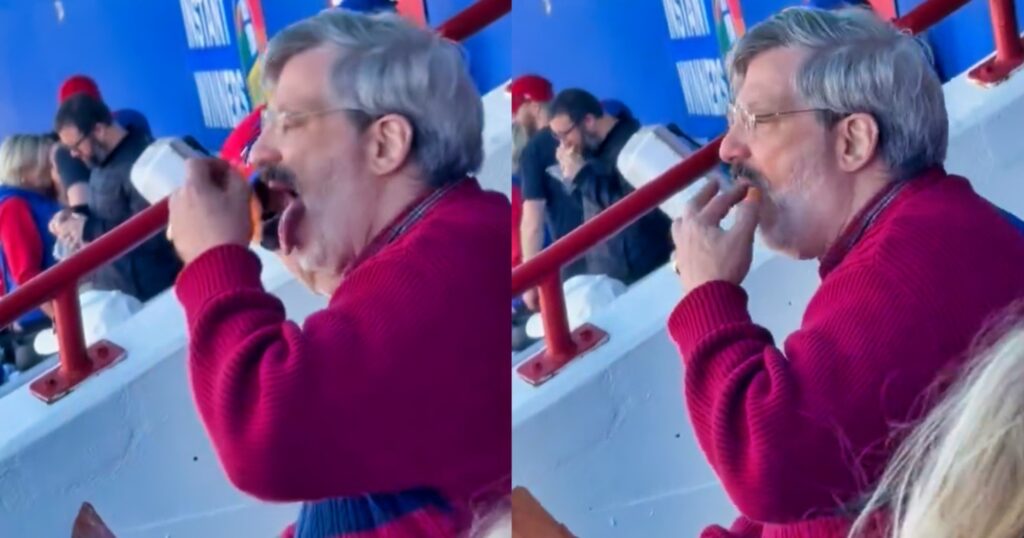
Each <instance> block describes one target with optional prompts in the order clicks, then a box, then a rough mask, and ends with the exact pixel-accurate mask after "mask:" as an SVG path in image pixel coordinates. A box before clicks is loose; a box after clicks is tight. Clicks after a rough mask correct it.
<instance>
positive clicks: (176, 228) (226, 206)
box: [169, 159, 252, 264]
mask: <svg viewBox="0 0 1024 538" xmlns="http://www.w3.org/2000/svg"><path fill="white" fill-rule="evenodd" d="M250 196H251V189H250V188H249V186H248V185H246V183H245V181H244V180H243V179H242V177H241V176H240V175H238V173H237V172H235V171H233V170H232V169H231V167H230V165H228V163H226V162H224V161H221V160H219V159H189V160H188V161H187V163H186V167H185V184H184V185H183V186H182V187H181V188H180V189H178V190H177V191H175V192H174V194H172V195H171V199H170V213H171V218H170V224H169V229H170V233H169V235H170V237H171V241H173V242H174V248H175V250H177V251H178V256H180V257H181V259H182V261H184V262H185V263H186V264H187V263H189V262H191V261H192V260H195V259H196V258H198V257H199V256H200V255H201V254H203V253H204V252H206V251H207V250H210V249H212V248H214V247H218V246H221V245H242V246H245V245H247V244H249V239H250V238H251V237H252V219H251V218H250V213H249V198H250Z"/></svg>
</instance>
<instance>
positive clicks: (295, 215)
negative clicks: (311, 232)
mask: <svg viewBox="0 0 1024 538" xmlns="http://www.w3.org/2000/svg"><path fill="white" fill-rule="evenodd" d="M293 185H294V181H292V180H291V178H290V176H288V175H287V174H286V173H285V174H282V173H280V172H278V171H276V170H273V169H268V170H267V171H264V172H261V173H259V175H258V176H257V178H256V181H255V182H254V184H253V192H254V193H255V195H256V197H257V199H258V200H259V202H260V206H261V207H262V211H261V213H260V223H261V227H262V233H261V234H260V235H261V239H260V245H261V246H263V248H266V249H267V250H271V251H281V252H282V253H284V254H288V253H289V252H291V250H292V249H293V248H294V247H295V246H296V244H297V238H296V231H297V228H298V223H299V221H300V220H301V217H302V215H303V214H304V213H305V205H304V204H303V203H302V200H301V199H300V197H299V193H298V192H297V191H296V190H295V188H294V186H293Z"/></svg>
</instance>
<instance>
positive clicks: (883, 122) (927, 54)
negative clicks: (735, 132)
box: [727, 8, 949, 178]
mask: <svg viewBox="0 0 1024 538" xmlns="http://www.w3.org/2000/svg"><path fill="white" fill-rule="evenodd" d="M780 47H799V48H803V49H807V50H809V51H810V56H809V57H808V58H807V60H806V62H805V63H804V64H803V66H801V69H800V72H799V74H798V75H797V80H796V87H797V90H798V91H799V92H800V94H801V96H802V97H803V98H804V100H806V102H807V104H808V106H810V107H813V108H822V109H826V110H829V111H830V113H827V114H822V115H819V118H820V119H822V121H824V122H825V123H826V124H827V125H830V124H831V125H834V124H835V122H837V121H838V120H839V119H841V118H842V117H843V116H845V115H847V114H852V113H856V112H861V113H867V114H870V115H871V116H872V117H874V119H875V121H876V122H878V126H879V150H880V151H881V154H882V157H883V159H885V162H886V164H888V165H889V167H890V168H891V169H892V170H893V172H894V174H895V176H896V178H906V177H909V176H912V175H913V174H915V173H917V172H919V171H920V170H922V169H924V168H926V167H929V166H935V165H941V164H942V163H943V161H944V160H945V159H946V147H947V145H948V142H949V125H948V119H947V116H946V105H945V101H944V98H943V95H942V83H941V82H939V78H938V76H937V75H936V73H935V70H934V68H933V67H932V63H933V58H932V54H931V49H930V48H929V47H928V45H927V44H926V43H925V42H924V41H922V40H920V39H918V38H916V37H914V36H912V35H910V34H908V33H905V32H903V31H901V30H899V29H897V28H896V27H894V26H893V25H891V24H889V23H887V22H885V21H883V20H881V19H879V18H878V17H877V16H876V15H875V14H874V13H873V12H872V11H870V10H868V9H864V8H843V9H839V10H834V11H826V10H820V9H811V8H789V9H786V10H783V11H781V12H779V13H778V14H776V15H774V16H773V17H771V18H769V19H767V20H766V21H764V22H762V23H760V24H758V25H757V26H754V27H753V28H751V30H750V31H749V32H748V33H747V34H746V35H744V36H743V38H741V39H740V40H739V41H738V42H737V43H736V46H735V47H734V48H733V50H732V51H731V52H730V53H729V57H728V59H727V63H728V70H729V78H730V82H731V84H732V87H733V91H734V93H735V91H736V90H738V88H739V87H740V85H742V82H743V77H744V76H745V75H746V72H747V67H748V66H749V65H750V62H751V61H752V60H753V59H754V58H755V57H756V56H757V55H759V54H761V53H763V52H766V51H768V50H771V49H776V48H780Z"/></svg>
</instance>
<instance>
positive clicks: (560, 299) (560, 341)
mask: <svg viewBox="0 0 1024 538" xmlns="http://www.w3.org/2000/svg"><path fill="white" fill-rule="evenodd" d="M538 293H539V295H540V311H541V318H542V319H543V321H544V342H545V343H546V344H547V347H548V351H549V352H550V353H551V354H552V355H553V356H555V357H571V356H572V355H574V354H575V352H576V344H574V343H573V341H572V333H571V332H570V331H569V317H568V315H567V314H566V312H565V294H564V293H563V292H562V282H561V280H560V279H559V277H558V273H552V274H550V275H548V277H547V278H545V279H544V281H543V282H541V284H540V286H539V287H538Z"/></svg>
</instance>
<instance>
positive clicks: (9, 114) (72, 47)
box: [0, 0, 510, 149]
mask: <svg viewBox="0 0 1024 538" xmlns="http://www.w3.org/2000/svg"><path fill="white" fill-rule="evenodd" d="M185 1H186V4H187V5H195V6H198V7H200V8H206V7H209V6H210V5H216V4H217V3H218V2H223V5H224V13H225V15H226V17H227V18H226V20H225V21H223V22H224V23H225V24H226V26H227V30H228V34H229V36H230V43H229V44H228V45H226V46H218V47H213V48H202V49H189V47H188V41H187V37H186V30H185V24H184V21H183V16H182V9H181V3H180V1H179V0H62V1H60V2H57V1H55V0H0V36H3V46H2V47H0V136H6V135H8V134H11V133H15V132H42V131H47V130H50V129H51V128H52V121H53V116H54V113H55V112H56V107H57V88H58V86H59V84H60V83H61V81H63V80H64V78H66V77H67V76H68V75H71V74H74V73H84V74H88V75H90V76H92V77H93V78H95V79H96V81H97V82H98V83H99V85H100V89H101V91H102V92H103V96H104V99H105V100H106V101H107V102H108V103H109V104H110V105H111V107H113V108H124V107H130V108H135V109H137V110H140V111H142V112H143V113H144V114H146V116H147V117H148V118H149V121H150V124H151V126H152V127H153V131H154V133H155V134H156V135H158V136H160V135H171V134H174V135H180V134H185V133H189V134H192V135H193V136H195V137H196V138H197V139H198V140H199V141H200V142H202V143H203V144H204V145H205V146H207V147H208V148H211V149H216V148H219V146H220V143H221V142H222V141H223V139H224V137H225V136H226V135H227V132H228V130H227V129H223V128H210V127H207V125H206V122H204V116H203V110H202V107H201V103H200V97H199V92H198V91H197V89H196V82H195V75H194V73H196V72H206V71H209V72H221V71H223V72H230V71H232V70H236V69H238V68H239V64H240V61H239V57H238V51H237V44H236V43H235V37H234V22H233V18H232V17H233V15H232V13H233V12H232V7H233V6H234V1H233V0H185ZM470 3H471V2H470V0H430V1H428V2H427V11H428V16H429V18H430V21H431V24H434V25H436V24H439V23H440V22H443V21H444V20H445V19H446V18H447V17H448V16H450V15H453V14H455V13H456V12H457V11H458V10H460V9H462V8H464V7H466V6H468V5H469V4H470ZM262 5H263V13H264V16H265V19H266V24H267V33H268V35H269V36H273V34H274V33H275V32H277V31H278V30H280V29H281V28H283V27H284V26H286V25H288V24H290V23H292V22H294V21H296V20H298V19H300V18H303V17H307V16H310V15H313V14H315V13H317V12H318V11H320V10H321V9H323V8H324V7H326V5H327V2H326V1H325V0H263V1H262ZM61 11H62V12H63V13H62V15H63V17H59V15H60V14H61V13H60V12H61ZM209 11H210V10H205V11H203V14H204V15H206V14H208V13H209ZM210 20H211V19H210V18H209V17H207V18H205V19H203V21H204V22H209V21H210ZM508 27H509V22H508V21H507V20H505V21H502V22H501V23H499V24H498V25H495V26H494V27H492V28H490V29H488V30H487V31H485V32H484V33H482V34H480V35H478V36H476V37H474V38H472V39H471V40H470V41H469V42H468V43H467V54H468V55H469V57H470V61H471V65H472V72H473V74H474V77H476V80H477V82H478V84H479V85H480V86H481V88H483V89H485V90H486V89H490V88H491V87H493V86H494V85H496V84H498V83H500V82H501V81H503V80H505V79H507V78H508V77H509V73H510V62H509V54H508V50H509V47H510V42H509V37H508V35H509V31H508ZM229 82H230V80H229ZM229 86H230V85H229ZM228 89H232V87H229V88H228ZM243 91H244V88H237V91H235V92H232V93H233V94H235V93H237V94H238V95H234V96H233V98H224V96H217V97H218V99H217V101H218V104H219V105H222V108H221V109H220V110H221V111H222V112H225V107H227V108H237V107H239V106H244V107H247V106H248V104H249V103H248V102H247V99H245V98H244V95H243V94H242V92H243ZM239 97H241V98H242V101H238V98H239ZM226 112H227V113H233V114H237V113H239V110H227V111H226Z"/></svg>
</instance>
